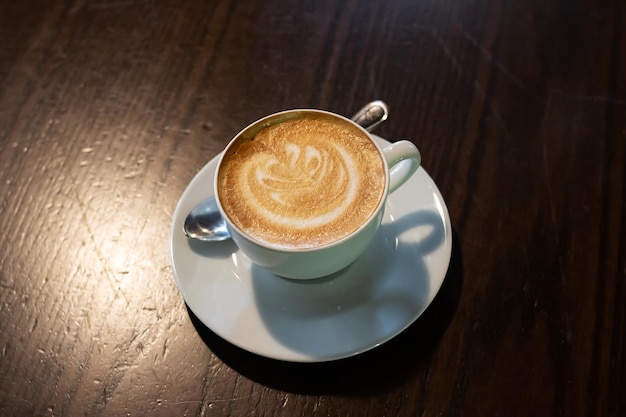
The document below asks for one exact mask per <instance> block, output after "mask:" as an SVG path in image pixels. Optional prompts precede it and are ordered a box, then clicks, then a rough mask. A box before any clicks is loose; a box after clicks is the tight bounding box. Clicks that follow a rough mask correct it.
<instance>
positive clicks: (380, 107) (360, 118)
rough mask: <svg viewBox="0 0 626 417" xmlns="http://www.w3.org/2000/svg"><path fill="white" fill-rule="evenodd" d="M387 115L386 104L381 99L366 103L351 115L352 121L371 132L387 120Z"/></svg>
mask: <svg viewBox="0 0 626 417" xmlns="http://www.w3.org/2000/svg"><path fill="white" fill-rule="evenodd" d="M388 116H389V109H388V108H387V105H386V104H385V103H384V102H383V101H381V100H376V101H372V102H371V103H368V104H366V105H365V107H363V108H362V109H361V110H359V111H358V112H357V113H356V114H355V115H354V116H352V121H353V122H355V123H356V124H358V125H360V126H361V127H363V128H364V129H365V130H367V131H368V132H371V131H372V130H374V128H375V127H376V126H378V125H379V124H381V123H382V122H384V121H385V120H387V117H388Z"/></svg>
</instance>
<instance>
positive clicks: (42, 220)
mask: <svg viewBox="0 0 626 417" xmlns="http://www.w3.org/2000/svg"><path fill="white" fill-rule="evenodd" d="M625 51H626V10H625V5H624V3H623V1H620V0H601V1H598V2H591V1H574V2H572V1H566V0H555V1H552V2H541V1H538V0H533V1H514V0H484V1H471V2H458V1H450V0H443V1H436V0H424V1H419V2H415V1H409V0H389V1H384V2H383V1H373V2H368V3H367V5H365V3H363V2H359V1H356V0H348V1H345V2H331V1H316V2H288V1H283V0H270V1H266V2H262V1H243V0H242V1H236V0H224V1H200V0H189V1H186V2H175V1H169V0H166V1H161V2H150V1H142V0H127V1H126V0H121V1H110V0H91V1H89V0H52V1H48V2H38V1H35V0H25V1H21V2H9V1H0V237H1V244H0V415H2V416H24V415H34V416H74V415H89V416H120V415H131V416H135V415H151V416H155V415H156V416H158V415H163V416H172V415H180V416H183V415H188V416H191V415H196V416H226V415H230V416H239V415H242V416H243V415H250V416H293V415H316V416H317V415H320V416H322V415H323V416H409V415H411V416H415V415H419V416H434V415H446V416H457V415H458V416H460V415H464V416H468V415H469V416H471V415H477V416H478V415H488V416H494V415H509V416H528V415H534V416H591V415H594V416H621V415H624V414H626V400H625V398H626V348H625V346H626V341H625V338H624V333H625V332H624V329H625V328H626V307H625V305H626V304H625V303H624V299H626V244H625V236H626V226H625V215H624V213H625V207H624V201H625V199H626V198H625V195H624V192H625V187H626V168H625V166H626V161H625V154H626V150H625V144H626V52H625ZM373 99H383V100H384V101H386V102H387V103H388V104H389V107H390V109H391V117H390V119H389V120H388V121H387V122H386V123H385V124H384V125H382V126H381V128H380V129H379V130H378V131H377V133H378V134H380V135H381V136H383V137H386V138H389V139H399V138H408V139H410V140H412V141H414V143H416V144H417V145H418V146H419V148H420V150H421V152H422V154H423V166H424V168H425V169H426V170H427V171H428V173H429V174H430V175H431V176H432V178H433V179H434V180H435V182H436V183H437V185H438V186H439V188H440V190H441V192H442V194H443V196H444V198H445V199H446V203H447V205H448V209H449V211H450V216H451V218H452V225H453V229H454V251H453V256H452V261H451V266H450V269H449V271H448V274H447V276H446V280H445V283H444V286H443V288H442V290H441V291H440V293H439V295H438V297H437V298H436V300H435V302H434V303H433V305H432V306H431V308H429V310H428V311H427V312H426V314H424V315H423V316H422V317H421V318H420V319H418V321H417V322H416V323H415V324H414V325H412V326H411V327H410V328H409V329H408V330H407V331H405V332H404V333H402V334H401V335H400V336H399V337H397V338H396V339H394V340H392V341H390V342H389V343H386V344H384V345H383V346H381V347H379V348H376V349H374V350H372V351H371V352H368V353H366V354H363V355H359V356H357V357H354V358H351V359H347V360H342V361H337V362H331V363H325V364H312V365H311V364H310V365H301V364H300V365H299V364H291V363H283V362H277V361H273V360H269V359H265V358H261V357H257V356H255V355H252V354H250V353H247V352H244V351H241V350H239V349H238V348H236V347H234V346H232V345H230V344H228V343H227V342H225V341H223V340H221V339H220V338H219V337H217V336H216V335H215V334H213V333H212V332H211V331H210V330H209V329H207V328H205V327H204V326H203V325H202V324H200V323H199V321H198V320H197V319H196V318H195V317H194V316H193V314H192V313H191V312H190V311H188V310H187V308H186V306H185V304H184V301H183V299H182V297H181V296H180V294H179V293H178V291H177V289H176V286H175V284H174V280H173V278H172V272H171V268H170V264H169V259H168V247H167V241H168V233H169V227H170V222H171V217H172V214H173V211H174V208H175V206H176V203H177V201H178V199H179V198H180V195H181V193H182V192H183V190H184V189H185V187H186V186H187V184H188V183H189V181H190V180H191V179H192V178H193V176H194V175H195V173H196V172H197V171H198V170H199V169H200V168H202V167H203V166H204V165H205V164H206V163H207V162H208V161H209V160H210V159H211V158H213V157H214V156H215V155H217V154H218V153H219V151H220V150H221V149H222V148H223V147H224V145H225V144H226V143H227V142H228V140H229V139H230V138H231V137H232V136H233V135H234V134H235V133H236V132H237V131H238V130H239V129H241V128H242V127H243V126H245V125H247V124H248V123H250V122H251V121H253V120H255V119H257V118H259V117H261V116H263V115H266V114H269V113H272V112H274V111H277V110H283V109H287V108H295V107H316V108H322V109H327V110H331V111H335V112H339V113H342V114H347V115H350V114H352V113H354V112H355V111H357V110H358V109H359V108H360V107H361V106H362V105H363V104H365V103H366V102H368V101H371V100H373Z"/></svg>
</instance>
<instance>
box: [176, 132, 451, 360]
mask: <svg viewBox="0 0 626 417" xmlns="http://www.w3.org/2000/svg"><path fill="white" fill-rule="evenodd" d="M376 140H377V141H378V142H379V143H380V144H381V146H383V147H384V146H387V145H388V144H389V142H387V141H385V140H384V139H381V138H379V137H376ZM216 165H217V157H216V158H214V159H213V160H211V161H210V162H209V163H208V164H207V165H205V166H204V168H202V170H200V172H198V174H197V175H196V176H195V178H194V179H193V180H192V181H191V183H189V185H188V186H187V189H186V190H185V192H184V193H183V195H182V197H181V199H180V201H179V202H178V205H177V207H176V211H175V212H174V218H173V221H172V227H171V231H170V242H169V244H170V260H171V263H172V270H173V272H174V279H175V280H176V285H177V286H178V289H179V291H180V292H181V294H182V296H183V298H184V299H185V302H186V303H187V305H188V306H189V308H190V309H191V311H192V312H193V313H194V314H195V315H196V316H197V317H198V319H199V320H200V321H201V322H202V323H203V324H204V325H206V326H207V327H208V328H209V329H211V330H212V331H213V332H215V333H216V334H217V335H219V336H220V337H222V338H223V339H225V340H227V341H228V342H230V343H232V344H233V345H236V346H239V347H240V348H243V349H245V350H248V351H250V352H253V353H255V354H258V355H262V356H265V357H269V358H274V359H279V360H285V361H292V362H322V361H329V360H334V359H341V358H346V357H349V356H353V355H356V354H358V353H361V352H364V351H367V350H369V349H371V348H373V347H376V346H378V345H380V344H382V343H384V342H386V341H387V340H389V339H391V338H393V337H394V336H396V335H397V334H399V333H400V332H402V331H403V330H404V329H406V328H407V327H408V326H409V325H410V324H411V323H413V322H414V321H415V320H416V319H417V318H418V317H419V316H420V315H421V314H422V313H423V312H424V310H426V307H428V305H429V304H430V303H431V302H432V300H433V298H434V297H435V295H436V294H437V291H439V288H440V287H441V284H442V282H443V279H444V277H445V275H446V272H447V270H448V264H449V262H450V256H451V253H452V233H451V232H452V230H451V226H450V217H449V215H448V210H447V208H446V205H445V202H444V200H443V198H442V197H441V194H440V193H439V190H438V189H437V186H436V185H435V183H434V182H433V180H432V179H431V178H430V176H429V175H428V174H427V173H426V171H425V170H424V169H423V168H421V167H420V168H419V169H418V171H417V172H416V173H415V174H414V175H413V176H412V177H411V179H409V181H408V182H407V183H406V184H404V185H403V186H402V187H400V188H399V189H398V190H397V191H395V192H394V193H393V194H391V195H390V196H389V198H388V200H387V205H386V207H385V216H384V219H383V224H382V225H381V227H380V229H379V231H378V235H377V237H376V238H375V240H374V242H373V243H372V244H371V245H370V247H369V248H368V249H367V250H366V252H365V253H364V254H363V256H361V257H360V258H359V259H358V260H357V261H356V262H355V263H353V264H352V265H351V266H349V267H348V268H346V269H345V270H343V271H341V272H339V273H337V274H335V275H332V276H330V277H326V278H321V279H318V280H312V281H292V280H287V279H284V278H279V277H277V276H275V275H273V274H271V273H269V272H267V271H265V270H263V269H262V268H260V267H257V266H256V265H254V264H251V262H250V261H249V260H248V259H247V258H246V257H245V256H244V255H242V254H241V252H240V251H239V250H238V249H237V247H236V246H235V245H234V244H233V243H232V242H231V241H226V242H220V243H201V242H195V241H190V240H188V239H187V237H186V236H185V235H184V233H183V222H184V220H185V217H186V215H187V213H188V212H189V211H190V210H191V209H192V208H193V207H194V206H195V205H196V204H197V203H198V202H200V201H201V200H202V199H204V198H206V197H207V196H209V195H211V194H212V193H213V189H212V187H213V177H214V175H215V168H216ZM392 221H393V222H392Z"/></svg>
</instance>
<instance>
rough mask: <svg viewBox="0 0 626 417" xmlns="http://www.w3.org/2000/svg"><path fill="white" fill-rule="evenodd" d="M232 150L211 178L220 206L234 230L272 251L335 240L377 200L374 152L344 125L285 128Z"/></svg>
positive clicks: (290, 124) (311, 121)
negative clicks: (268, 247) (231, 222)
mask: <svg viewBox="0 0 626 417" xmlns="http://www.w3.org/2000/svg"><path fill="white" fill-rule="evenodd" d="M235 145H236V146H234V147H233V150H232V152H229V154H227V155H225V157H224V161H223V162H222V168H221V169H220V173H219V174H218V182H219V193H220V201H221V202H222V206H223V207H224V210H225V211H226V212H227V214H228V216H229V218H230V219H231V220H232V221H233V223H235V224H236V225H237V227H239V228H240V229H241V230H242V231H244V232H245V233H247V234H249V235H251V236H253V237H254V238H256V239H258V240H261V241H263V242H265V243H268V244H271V245H274V246H280V247H288V248H301V247H311V246H319V245H323V244H327V243H330V242H332V241H334V240H337V239H340V238H341V237H343V236H345V235H347V234H349V233H351V232H352V231H354V230H356V229H357V228H358V227H359V226H360V225H361V224H362V223H363V222H364V221H365V220H367V219H368V218H369V217H370V216H371V215H372V214H373V212H374V211H375V209H376V207H377V206H378V203H379V201H380V199H381V197H382V194H383V192H384V186H385V185H384V184H385V181H386V180H385V176H384V175H385V174H384V167H383V163H384V162H383V160H382V158H381V156H380V154H379V152H378V150H377V149H376V147H375V145H373V144H372V143H371V140H370V139H369V138H368V137H367V135H365V134H364V133H363V132H361V131H360V130H359V129H356V128H355V127H354V126H352V125H350V124H348V123H346V122H341V123H337V122H336V121H335V120H334V119H328V120H327V119H325V118H306V119H296V120H289V121H286V122H283V123H280V124H277V125H272V126H270V127H268V128H265V129H264V130H262V131H261V132H259V133H258V134H257V135H256V136H255V138H254V139H253V140H248V139H241V140H240V141H239V142H238V143H236V144H235Z"/></svg>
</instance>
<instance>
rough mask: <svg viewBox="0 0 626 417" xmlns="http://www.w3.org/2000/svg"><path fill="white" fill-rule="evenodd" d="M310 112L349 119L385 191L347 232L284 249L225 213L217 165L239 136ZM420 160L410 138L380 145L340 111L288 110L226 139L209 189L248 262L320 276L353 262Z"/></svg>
mask: <svg viewBox="0 0 626 417" xmlns="http://www.w3.org/2000/svg"><path fill="white" fill-rule="evenodd" d="M311 115H313V116H317V115H322V116H323V117H331V118H335V119H338V120H341V121H342V122H343V123H348V124H349V125H352V126H354V127H356V128H357V129H359V130H361V131H362V132H363V133H364V134H365V135H366V136H367V137H368V138H369V140H370V141H371V143H372V144H373V145H374V146H375V148H376V149H377V150H378V152H379V153H380V156H381V157H382V159H383V160H384V161H385V163H384V176H385V178H384V179H383V181H384V190H383V192H382V197H381V198H380V200H379V202H378V205H377V206H376V208H375V210H374V211H373V213H372V214H371V215H370V216H369V217H368V218H367V219H366V220H365V221H364V222H363V223H362V224H360V226H359V227H358V228H357V229H356V230H355V231H353V232H352V233H350V234H349V235H347V236H344V237H342V238H340V239H338V240H336V241H333V242H330V243H327V244H323V245H321V246H318V247H313V248H305V249H302V248H284V247H281V246H280V245H274V244H272V243H267V242H264V241H261V240H259V239H256V238H254V237H252V236H250V234H248V233H246V231H245V230H242V229H240V228H239V227H238V226H237V225H235V224H234V222H233V221H232V219H231V218H230V217H229V215H228V214H227V213H226V211H225V209H224V207H223V204H222V201H221V197H220V189H219V188H220V187H219V177H220V175H219V173H220V168H221V167H222V163H223V161H224V156H225V155H226V154H227V153H228V151H229V149H230V148H231V146H233V144H234V143H236V142H237V141H238V139H240V138H242V137H250V136H254V135H256V133H257V132H258V131H260V130H262V129H263V128H265V127H267V126H271V125H274V124H277V123H281V122H282V121H285V120H290V119H297V118H306V117H307V116H311ZM420 162H421V156H420V153H419V151H418V149H417V148H416V147H415V145H413V144H412V143H411V142H409V141H406V140H402V141H398V142H395V143H393V144H391V145H389V146H387V147H386V148H384V149H381V148H380V146H378V144H377V143H376V141H375V140H374V138H373V137H372V136H371V135H370V134H369V133H368V132H367V131H366V130H365V129H363V128H362V127H361V126H359V125H357V124H356V123H354V122H353V121H352V120H350V119H347V118H345V117H343V116H340V115H337V114H334V113H330V112H327V111H322V110H315V109H295V110H287V111H283V112H279V113H275V114H272V115H269V116H266V117H264V118H262V119H259V120H257V121H256V122H253V123H252V124H250V125H249V126H247V127H246V128H245V129H243V130H242V131H241V132H239V133H238V134H237V135H236V136H235V137H234V138H233V139H232V140H231V141H230V143H229V144H228V145H227V147H226V148H225V151H224V153H223V154H222V156H221V157H220V160H219V162H218V165H217V173H216V175H215V182H214V193H215V196H216V201H217V206H218V208H219V210H220V213H221V215H222V216H223V218H224V219H225V220H226V226H227V228H228V231H229V233H230V236H231V238H232V240H233V241H234V242H235V244H236V245H237V246H238V247H239V249H240V250H241V251H242V252H243V253H244V254H245V255H246V256H247V257H248V258H250V260H251V261H252V262H254V263H255V264H257V265H259V266H261V267H263V268H265V269H267V270H269V271H271V272H273V273H274V274H276V275H279V276H281V277H285V278H291V279H313V278H320V277H324V276H327V275H330V274H333V273H335V272H338V271H340V270H342V269H343V268H345V267H347V266H348V265H350V264H351V263H352V262H354V261H355V260H356V259H357V258H358V257H359V255H361V254H362V253H363V252H364V251H365V249H366V248H367V246H368V245H369V244H370V242H371V240H372V239H373V238H374V235H375V234H376V231H377V230H378V227H379V226H380V224H381V221H382V218H383V212H384V208H385V202H386V200H387V196H388V195H389V193H392V192H393V191H394V190H396V189H397V188H398V187H400V186H401V185H402V184H404V183H405V182H406V181H407V180H408V179H409V178H410V177H411V175H413V173H415V171H416V170H417V168H418V167H419V165H420ZM224 192H226V191H224Z"/></svg>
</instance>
